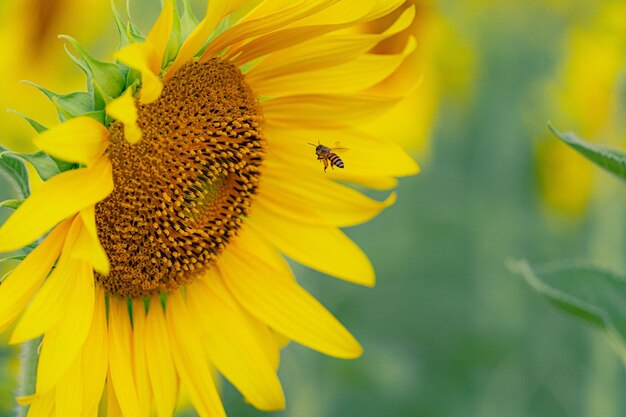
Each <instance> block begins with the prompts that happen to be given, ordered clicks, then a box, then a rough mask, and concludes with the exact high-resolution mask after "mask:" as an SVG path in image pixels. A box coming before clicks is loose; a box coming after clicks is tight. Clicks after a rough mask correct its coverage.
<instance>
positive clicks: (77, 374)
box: [56, 354, 84, 417]
mask: <svg viewBox="0 0 626 417" xmlns="http://www.w3.org/2000/svg"><path fill="white" fill-rule="evenodd" d="M83 384H84V381H83V373H82V368H81V355H80V354H78V356H77V357H76V358H75V359H74V361H73V363H72V364H71V365H70V367H69V368H68V369H67V371H66V372H65V374H64V375H63V377H62V378H61V380H60V381H59V384H58V385H57V387H56V415H57V416H63V417H80V416H81V411H82V409H83Z"/></svg>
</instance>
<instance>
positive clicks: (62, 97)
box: [24, 81, 93, 122]
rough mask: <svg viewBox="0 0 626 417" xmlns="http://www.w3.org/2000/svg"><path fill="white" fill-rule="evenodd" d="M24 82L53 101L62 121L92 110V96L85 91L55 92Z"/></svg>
mask: <svg viewBox="0 0 626 417" xmlns="http://www.w3.org/2000/svg"><path fill="white" fill-rule="evenodd" d="M24 82H25V83H27V84H30V85H32V86H33V87H35V88H37V89H38V90H39V91H41V92H42V93H44V94H45V95H46V97H48V98H49V99H50V101H52V102H53V103H54V105H55V106H56V108H57V112H58V114H59V119H60V120H61V121H62V122H64V121H66V120H68V119H71V118H74V117H78V116H82V115H83V114H85V113H89V112H92V111H93V97H92V96H91V94H89V93H87V92H84V91H76V92H73V93H69V94H57V93H53V92H52V91H50V90H48V89H47V88H44V87H42V86H40V85H37V84H35V83H33V82H30V81H24Z"/></svg>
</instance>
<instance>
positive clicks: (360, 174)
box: [266, 127, 419, 188]
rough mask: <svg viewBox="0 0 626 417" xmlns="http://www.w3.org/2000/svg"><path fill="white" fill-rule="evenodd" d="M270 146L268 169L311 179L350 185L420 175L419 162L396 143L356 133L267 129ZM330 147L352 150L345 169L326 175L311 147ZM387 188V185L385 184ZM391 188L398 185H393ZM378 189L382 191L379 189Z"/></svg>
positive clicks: (330, 171)
mask: <svg viewBox="0 0 626 417" xmlns="http://www.w3.org/2000/svg"><path fill="white" fill-rule="evenodd" d="M266 137H267V140H268V142H269V147H270V152H268V158H267V165H276V167H277V168H284V169H291V170H299V171H302V172H303V173H305V174H307V175H316V176H318V177H320V178H332V179H337V180H341V181H349V182H364V181H367V180H376V179H383V180H387V181H388V178H389V177H402V176H407V175H414V174H417V173H418V172H419V167H418V165H417V164H416V163H415V161H414V160H413V159H412V158H411V157H410V156H409V155H408V154H407V153H406V152H405V151H404V150H403V149H402V148H401V147H400V146H399V145H398V144H397V143H394V142H393V141H392V140H388V139H382V138H377V137H372V136H369V135H367V134H364V133H361V132H358V131H354V130H347V129H345V130H334V131H332V132H329V131H327V130H320V129H306V130H304V129H277V128H272V127H267V128H266ZM318 140H319V141H320V142H321V143H323V144H325V145H327V146H330V147H335V144H338V145H337V146H339V147H343V148H348V149H349V151H348V152H346V153H345V155H342V158H343V159H344V163H345V165H346V167H345V168H344V169H335V170H331V169H328V170H327V172H326V173H324V170H323V168H322V165H321V164H320V162H319V161H317V159H316V157H315V151H314V149H313V148H312V147H311V146H310V145H307V143H308V142H314V143H317V141H318ZM383 185H384V184H383ZM390 185H392V186H393V185H394V184H393V182H392V183H391V184H390ZM377 188H378V187H377Z"/></svg>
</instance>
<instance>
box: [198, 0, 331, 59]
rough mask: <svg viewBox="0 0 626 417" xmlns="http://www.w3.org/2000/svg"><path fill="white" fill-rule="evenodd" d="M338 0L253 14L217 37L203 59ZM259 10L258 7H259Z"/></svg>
mask: <svg viewBox="0 0 626 417" xmlns="http://www.w3.org/2000/svg"><path fill="white" fill-rule="evenodd" d="M335 2H336V0H304V1H300V2H298V3H296V4H289V5H285V7H281V8H279V9H278V10H276V11H274V10H272V11H271V12H270V13H268V14H264V15H261V16H259V17H255V18H252V17H253V16H252V14H251V15H249V16H248V17H246V18H244V19H242V20H241V21H240V22H238V23H237V24H236V25H235V26H232V27H231V28H229V29H227V30H226V31H225V32H224V33H222V34H220V35H219V36H218V37H217V38H215V39H214V40H213V41H212V42H211V43H210V44H209V45H208V47H207V48H206V49H205V51H204V52H203V53H202V57H201V58H200V60H201V61H203V60H208V59H211V58H213V57H214V56H215V55H216V54H217V53H218V52H220V51H221V50H222V49H224V48H227V47H229V46H231V45H234V44H236V43H238V42H241V41H243V40H246V39H248V38H251V37H257V36H261V35H264V34H266V33H269V32H272V31H274V30H276V29H280V28H282V27H284V26H286V25H288V24H290V23H293V22H296V21H298V20H300V19H304V18H305V17H308V16H311V15H313V14H315V13H318V12H319V11H321V10H324V9H325V8H327V7H328V6H330V5H331V4H333V3H335ZM257 10H258V9H257Z"/></svg>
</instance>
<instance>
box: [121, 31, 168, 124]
mask: <svg viewBox="0 0 626 417" xmlns="http://www.w3.org/2000/svg"><path fill="white" fill-rule="evenodd" d="M117 59H118V60H119V61H120V62H123V63H124V64H126V65H128V66H129V67H131V68H133V69H136V70H137V71H139V72H140V73H141V91H140V93H139V101H140V102H141V103H142V104H147V103H152V102H153V101H156V100H157V99H158V98H159V97H160V96H161V91H163V83H162V82H161V79H160V78H159V72H160V68H161V62H160V61H159V55H158V52H157V51H156V50H155V49H154V47H153V46H152V45H150V44H147V43H131V44H130V45H126V46H125V47H123V48H122V49H120V50H119V51H118V52H117ZM114 108H115V107H114ZM131 133H132V132H131Z"/></svg>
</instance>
